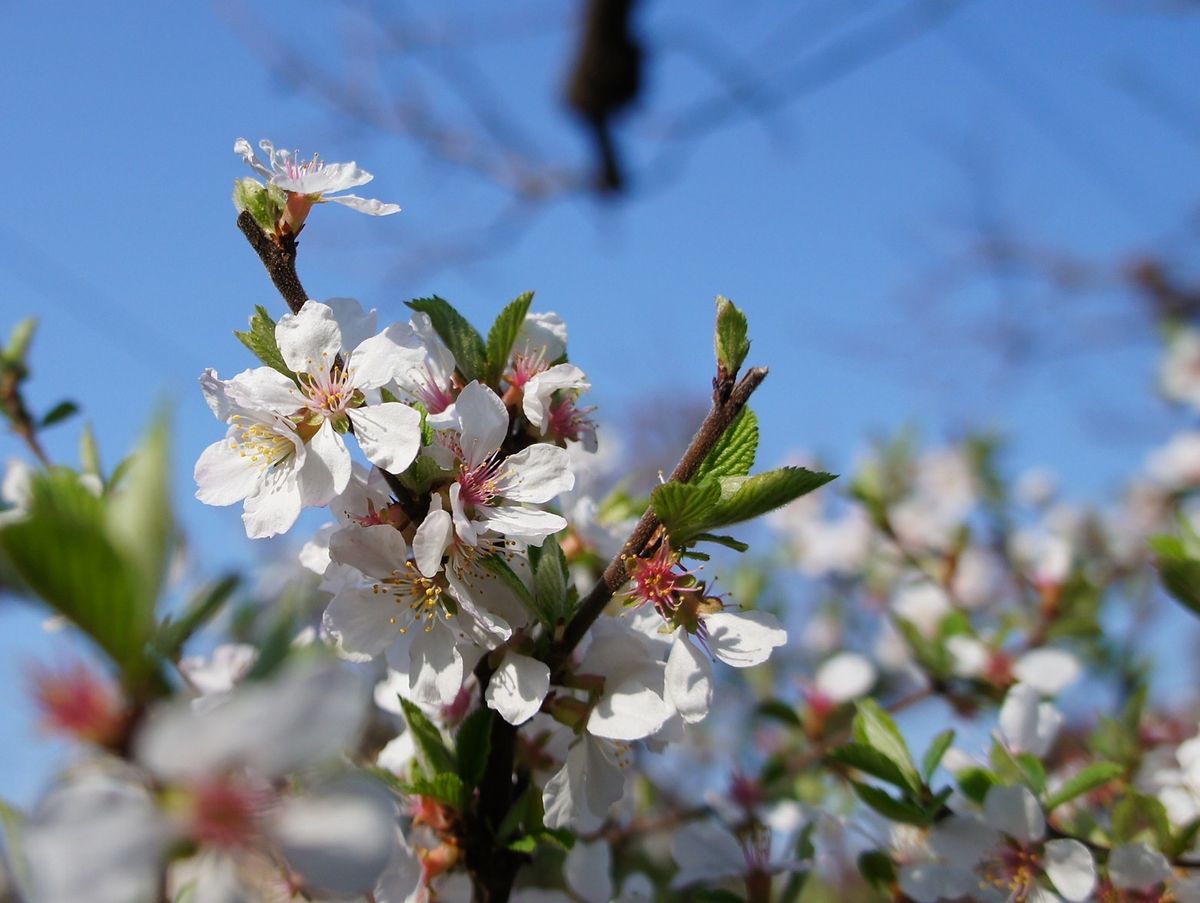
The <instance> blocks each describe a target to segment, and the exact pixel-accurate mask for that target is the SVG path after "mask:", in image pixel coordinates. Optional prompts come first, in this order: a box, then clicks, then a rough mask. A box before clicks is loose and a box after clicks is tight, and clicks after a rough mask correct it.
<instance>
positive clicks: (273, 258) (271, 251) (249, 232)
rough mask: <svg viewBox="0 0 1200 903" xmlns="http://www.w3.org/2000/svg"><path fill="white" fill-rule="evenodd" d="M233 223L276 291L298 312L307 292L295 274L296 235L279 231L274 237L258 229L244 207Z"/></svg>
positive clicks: (306, 297) (306, 298)
mask: <svg viewBox="0 0 1200 903" xmlns="http://www.w3.org/2000/svg"><path fill="white" fill-rule="evenodd" d="M237 226H238V228H239V229H241V230H242V234H243V235H245V236H246V241H248V242H250V247H252V248H253V249H254V253H255V254H257V255H258V259H259V260H261V261H262V263H263V266H264V267H266V268H267V275H268V276H270V277H271V281H272V282H273V283H275V288H277V289H279V294H281V295H283V300H284V301H286V302H287V305H288V307H290V308H291V309H292V313H294V314H298V313H300V308H302V307H303V306H304V302H305V301H307V300H308V292H306V291H305V290H304V286H303V285H301V284H300V277H299V276H297V275H296V237H295V236H294V235H283V236H281V237H280V238H279V240H278V241H276V239H275V238H274V237H272V236H270V235H268V234H267V233H266V232H264V231H263V230H262V228H261V227H260V226H259V225H258V223H256V222H255V221H254V217H253V216H252V215H251V213H250V211H248V210H243V211H242V212H241V213H239V214H238V218H237Z"/></svg>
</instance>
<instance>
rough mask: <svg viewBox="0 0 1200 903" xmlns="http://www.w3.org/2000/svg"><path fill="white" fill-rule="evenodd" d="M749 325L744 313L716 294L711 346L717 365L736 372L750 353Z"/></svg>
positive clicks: (729, 371)
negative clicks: (715, 314)
mask: <svg viewBox="0 0 1200 903" xmlns="http://www.w3.org/2000/svg"><path fill="white" fill-rule="evenodd" d="M749 330H750V326H749V324H748V323H747V322H746V315H745V314H744V313H742V312H741V311H740V310H738V308H737V306H736V305H735V304H734V303H733V302H732V301H730V300H729V299H728V298H723V297H721V296H720V295H718V296H717V327H716V330H715V331H714V333H713V348H714V350H715V351H716V355H717V366H718V367H719V368H721V369H723V370H725V371H726V372H727V373H729V374H734V373H737V371H738V370H739V369H740V368H741V366H742V362H743V361H745V360H746V355H747V354H749V353H750V339H749V338H747V335H748V333H749Z"/></svg>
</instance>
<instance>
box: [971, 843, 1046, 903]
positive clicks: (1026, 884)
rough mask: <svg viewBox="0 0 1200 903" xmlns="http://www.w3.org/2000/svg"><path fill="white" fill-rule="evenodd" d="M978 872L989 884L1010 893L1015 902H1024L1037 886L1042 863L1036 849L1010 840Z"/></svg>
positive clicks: (983, 863) (978, 867) (981, 864)
mask: <svg viewBox="0 0 1200 903" xmlns="http://www.w3.org/2000/svg"><path fill="white" fill-rule="evenodd" d="M976 871H978V872H979V875H980V877H981V878H982V879H983V880H984V881H985V882H986V883H987V884H990V885H992V886H993V887H996V888H998V889H1000V890H1003V891H1008V892H1009V893H1010V894H1011V895H1012V897H1011V898H1012V899H1014V900H1024V899H1025V896H1026V895H1027V894H1028V893H1029V892H1030V891H1031V890H1032V889H1033V888H1034V887H1035V886H1036V885H1037V878H1038V875H1039V874H1041V862H1040V860H1039V859H1038V851H1037V850H1036V849H1034V848H1033V847H1027V846H1024V845H1022V844H1019V843H1017V842H1016V841H1011V840H1010V841H1008V842H1006V843H1005V844H1004V845H1003V846H1002V847H1001V848H1000V849H999V850H997V851H996V852H995V854H994V855H993V856H992V857H991V858H990V859H987V860H985V861H984V862H981V863H980V864H979V865H978V866H976Z"/></svg>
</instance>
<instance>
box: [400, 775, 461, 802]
mask: <svg viewBox="0 0 1200 903" xmlns="http://www.w3.org/2000/svg"><path fill="white" fill-rule="evenodd" d="M404 792H405V793H406V794H408V795H410V796H428V797H431V798H433V799H435V800H437V801H438V802H439V803H445V804H446V805H447V806H452V807H454V808H455V809H463V808H465V806H464V802H465V801H466V799H467V788H466V787H465V786H464V785H463V781H462V778H460V777H459V776H458V775H456V774H455V773H454V772H452V771H443V772H441V773H440V774H435V775H434V776H433V777H431V778H430V777H426V776H425V775H423V774H422V775H414V776H413V778H412V780H410V781H409V782H408V784H406V785H405V787H404Z"/></svg>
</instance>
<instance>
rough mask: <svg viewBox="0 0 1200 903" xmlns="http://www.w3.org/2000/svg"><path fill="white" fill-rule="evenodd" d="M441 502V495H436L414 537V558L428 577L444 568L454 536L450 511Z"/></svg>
mask: <svg viewBox="0 0 1200 903" xmlns="http://www.w3.org/2000/svg"><path fill="white" fill-rule="evenodd" d="M441 504H442V498H441V496H439V495H435V496H434V497H433V502H432V503H431V504H430V507H429V513H428V514H427V515H425V520H423V521H421V526H419V527H417V533H416V535H415V536H414V537H413V558H414V559H415V560H416V562H417V569H418V570H419V571H420V572H421V573H422V574H423V575H425V576H426V577H432V576H433V575H434V574H436V573H437V572H438V571H440V570H441V569H442V557H443V556H444V555H445V554H446V549H447V548H448V547H449V546H450V541H451V540H452V539H453V538H454V524H453V522H452V521H451V519H450V512H449V511H443V510H442V507H441ZM435 505H436V506H437V507H434V506H435Z"/></svg>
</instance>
